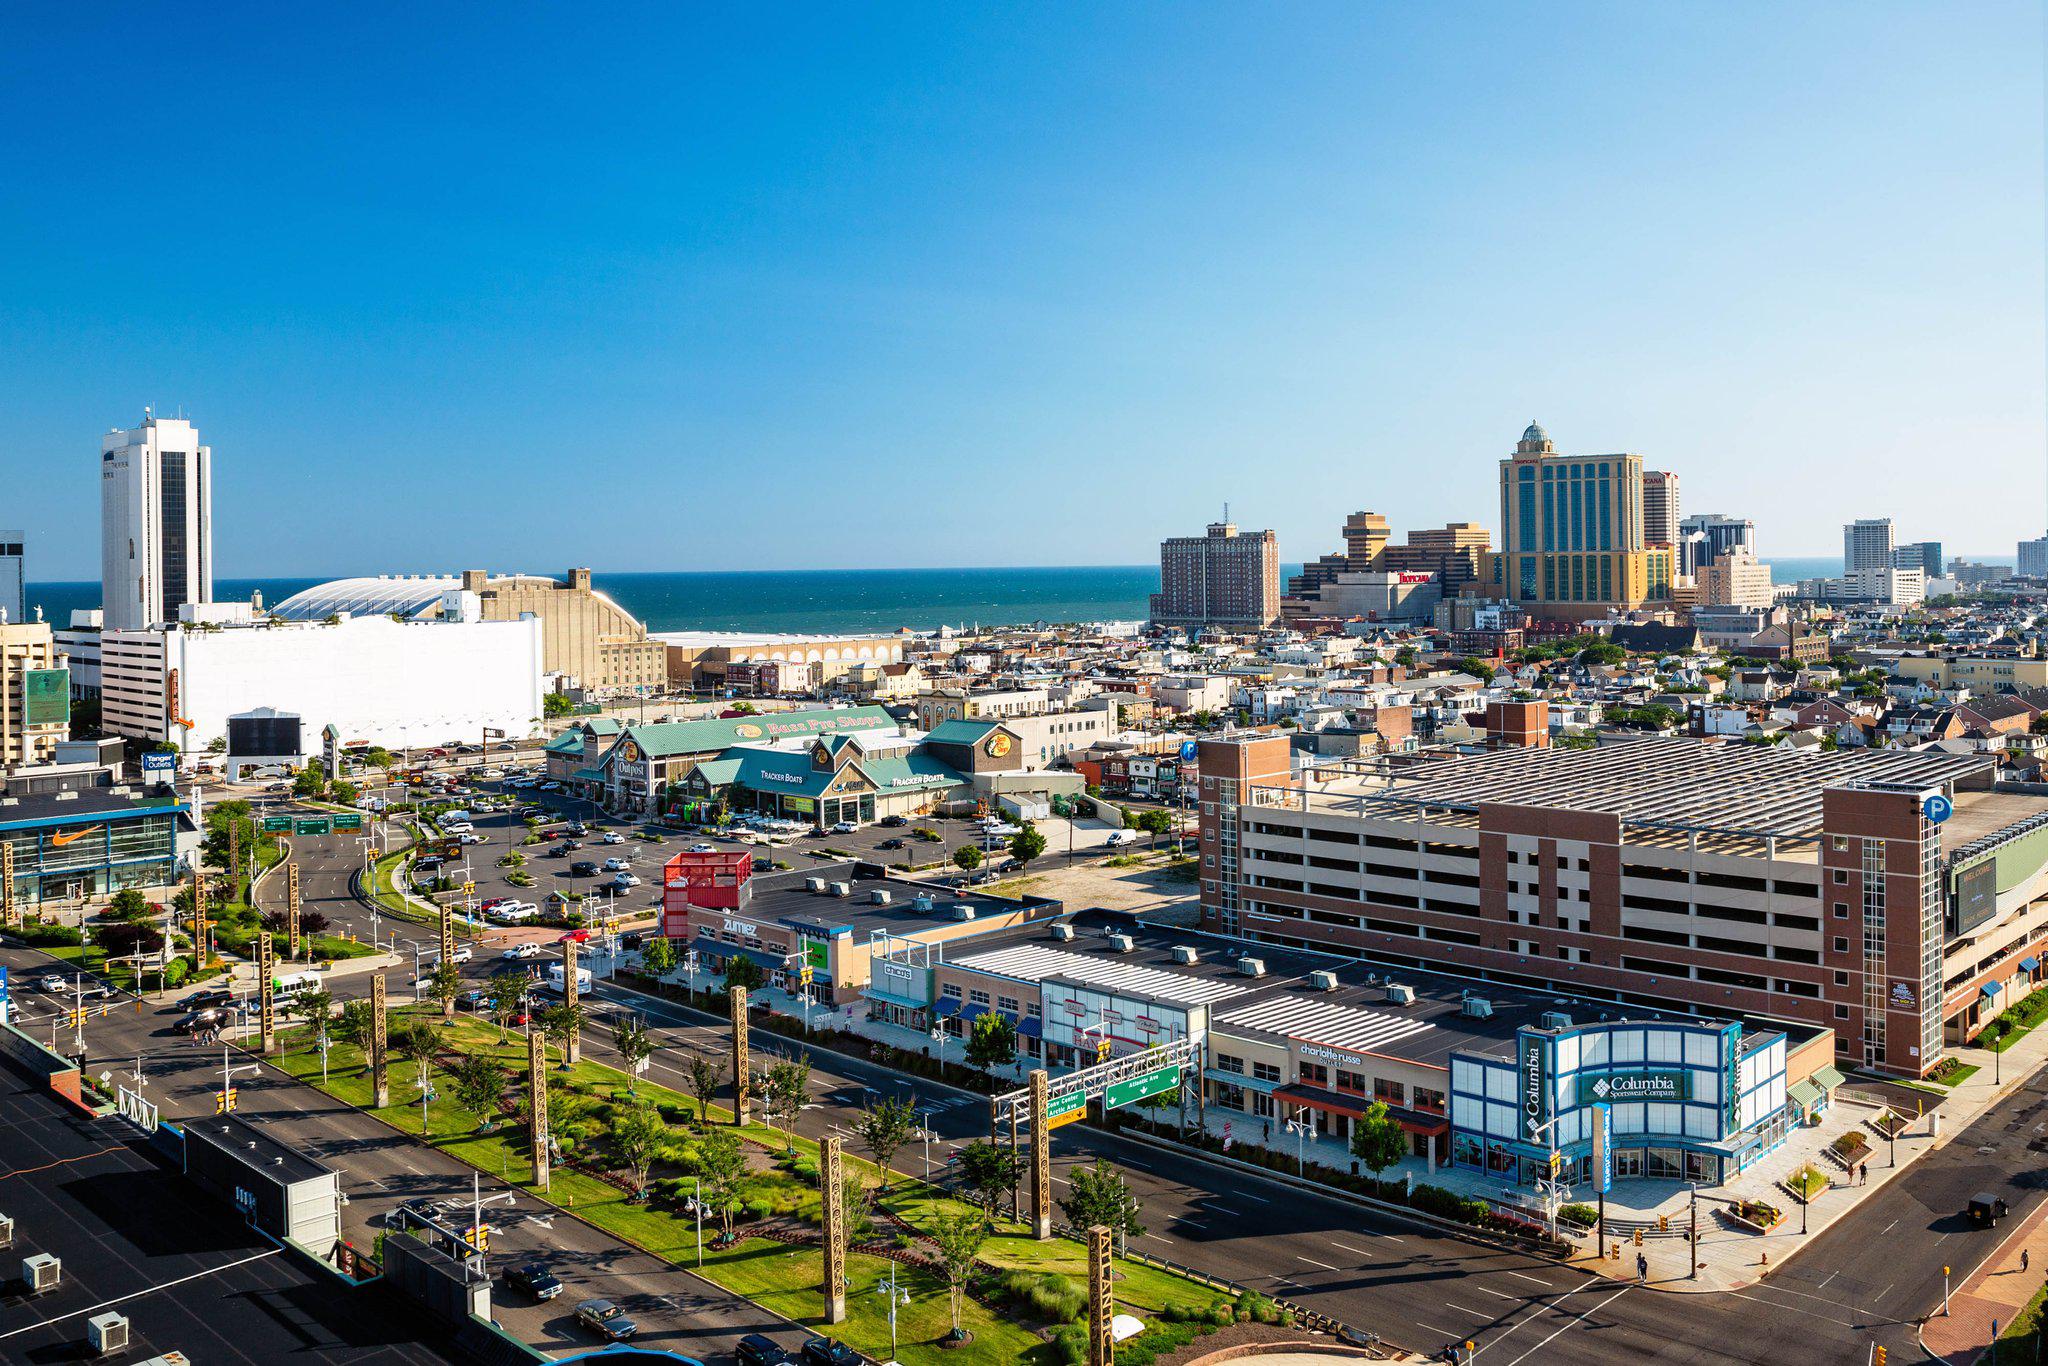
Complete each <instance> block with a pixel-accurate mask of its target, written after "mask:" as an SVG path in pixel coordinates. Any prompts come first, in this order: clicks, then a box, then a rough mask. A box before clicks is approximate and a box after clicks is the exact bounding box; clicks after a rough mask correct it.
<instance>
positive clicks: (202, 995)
mask: <svg viewBox="0 0 2048 1366" xmlns="http://www.w3.org/2000/svg"><path fill="white" fill-rule="evenodd" d="M234 999H235V994H234V993H233V992H231V991H228V990H226V989H225V988H222V987H206V988H204V989H202V990H200V991H192V992H187V993H186V994H185V995H183V996H180V997H179V998H178V1002H177V1004H178V1009H180V1010H205V1009H206V1008H207V1007H208V1006H224V1005H226V1004H227V1003H228V1002H230V1001H232V1000H234Z"/></svg>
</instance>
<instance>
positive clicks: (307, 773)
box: [292, 759, 327, 797]
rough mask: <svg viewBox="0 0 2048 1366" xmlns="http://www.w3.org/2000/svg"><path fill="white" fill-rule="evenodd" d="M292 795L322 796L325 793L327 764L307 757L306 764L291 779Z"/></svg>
mask: <svg viewBox="0 0 2048 1366" xmlns="http://www.w3.org/2000/svg"><path fill="white" fill-rule="evenodd" d="M292 795H293V796H295V797H324V796H326V795H327V765H326V764H323V763H322V762H320V760H318V759H308V760H307V761H306V766H305V767H304V768H302V769H300V770H299V773H298V776H297V777H295V778H293V779H292Z"/></svg>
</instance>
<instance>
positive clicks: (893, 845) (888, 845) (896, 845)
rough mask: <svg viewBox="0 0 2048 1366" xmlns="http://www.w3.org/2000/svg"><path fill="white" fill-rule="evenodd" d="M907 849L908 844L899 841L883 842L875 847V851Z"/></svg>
mask: <svg viewBox="0 0 2048 1366" xmlns="http://www.w3.org/2000/svg"><path fill="white" fill-rule="evenodd" d="M909 847H910V846H909V844H908V843H906V842H905V841H903V840H900V839H890V840H883V841H882V842H881V843H880V844H878V845H876V846H875V848H877V849H908V848H909Z"/></svg>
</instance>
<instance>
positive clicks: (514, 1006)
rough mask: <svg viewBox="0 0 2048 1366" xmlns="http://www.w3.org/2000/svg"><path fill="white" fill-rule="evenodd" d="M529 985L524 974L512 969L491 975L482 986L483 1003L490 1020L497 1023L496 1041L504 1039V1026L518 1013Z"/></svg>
mask: <svg viewBox="0 0 2048 1366" xmlns="http://www.w3.org/2000/svg"><path fill="white" fill-rule="evenodd" d="M530 985H531V983H529V982H528V981H527V980H526V974H525V973H523V972H519V971H517V970H515V969H512V968H507V969H506V970H505V971H503V972H496V973H492V974H491V980H490V981H489V982H487V983H485V984H484V1003H485V1005H486V1006H488V1007H489V1008H490V1012H491V1018H492V1019H493V1020H496V1021H497V1022H498V1040H499V1042H501V1043H502V1042H503V1041H504V1038H505V1026H506V1025H508V1024H510V1023H511V1022H512V1018H513V1017H514V1016H515V1015H517V1014H518V1013H519V1007H520V1006H521V1005H523V1004H524V1003H525V1001H526V992H527V988H528V987H529V986H530Z"/></svg>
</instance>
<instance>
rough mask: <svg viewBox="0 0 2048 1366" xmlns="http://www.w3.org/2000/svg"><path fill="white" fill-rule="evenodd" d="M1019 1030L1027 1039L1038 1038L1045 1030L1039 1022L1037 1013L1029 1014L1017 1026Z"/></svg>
mask: <svg viewBox="0 0 2048 1366" xmlns="http://www.w3.org/2000/svg"><path fill="white" fill-rule="evenodd" d="M1017 1032H1018V1033H1019V1034H1021V1035H1023V1036H1024V1037H1025V1038H1027V1039H1037V1038H1042V1037H1043V1036H1044V1033H1045V1030H1044V1027H1043V1026H1042V1025H1041V1024H1040V1023H1039V1020H1038V1017H1037V1016H1036V1015H1027V1016H1025V1017H1024V1020H1023V1022H1022V1023H1021V1024H1019V1025H1018V1026H1017Z"/></svg>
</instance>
